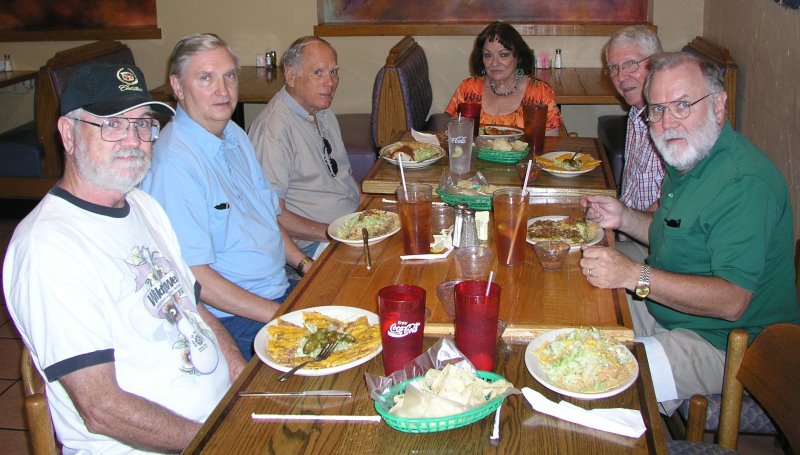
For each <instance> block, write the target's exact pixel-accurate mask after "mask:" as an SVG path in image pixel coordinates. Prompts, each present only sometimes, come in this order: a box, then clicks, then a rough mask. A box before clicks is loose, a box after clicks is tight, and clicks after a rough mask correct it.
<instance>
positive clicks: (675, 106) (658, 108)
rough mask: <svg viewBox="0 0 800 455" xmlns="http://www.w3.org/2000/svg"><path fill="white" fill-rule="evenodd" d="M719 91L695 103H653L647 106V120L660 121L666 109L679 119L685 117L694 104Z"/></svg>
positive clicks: (651, 121)
mask: <svg viewBox="0 0 800 455" xmlns="http://www.w3.org/2000/svg"><path fill="white" fill-rule="evenodd" d="M717 93H719V92H711V93H709V94H708V95H706V96H704V97H702V98H700V99H699V100H697V101H695V102H693V103H690V102H688V101H670V102H669V103H663V104H651V105H649V106H647V121H648V122H650V123H653V122H660V121H661V119H662V118H663V117H664V113H665V112H666V111H670V113H672V116H673V117H675V118H677V119H684V118H686V117H688V116H689V114H690V113H691V110H692V106H694V105H695V104H697V103H699V102H700V101H703V100H704V99H706V98H708V97H709V96H711V95H716V94H717Z"/></svg>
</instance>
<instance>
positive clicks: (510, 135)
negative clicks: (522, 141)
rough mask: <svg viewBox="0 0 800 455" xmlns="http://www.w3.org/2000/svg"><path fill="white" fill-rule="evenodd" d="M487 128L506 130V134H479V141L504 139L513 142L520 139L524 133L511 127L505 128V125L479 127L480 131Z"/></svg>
mask: <svg viewBox="0 0 800 455" xmlns="http://www.w3.org/2000/svg"><path fill="white" fill-rule="evenodd" d="M487 127H491V128H498V129H502V130H506V131H508V132H507V133H506V134H479V135H478V137H479V138H480V139H499V138H501V137H504V138H506V139H509V140H511V141H515V140H517V139H519V138H521V137H522V134H523V133H524V131H522V129H520V128H515V127H513V126H505V125H483V126H481V130H482V129H483V128H487Z"/></svg>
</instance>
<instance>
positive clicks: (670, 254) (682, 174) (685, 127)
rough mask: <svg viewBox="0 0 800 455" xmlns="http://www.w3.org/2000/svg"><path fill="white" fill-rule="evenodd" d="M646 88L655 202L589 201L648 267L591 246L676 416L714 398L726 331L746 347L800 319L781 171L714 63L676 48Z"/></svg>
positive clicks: (595, 271) (655, 62) (588, 269)
mask: <svg viewBox="0 0 800 455" xmlns="http://www.w3.org/2000/svg"><path fill="white" fill-rule="evenodd" d="M650 70H651V72H650V75H649V76H648V78H647V81H646V84H645V94H646V96H647V100H648V107H647V116H648V122H649V123H650V135H651V137H652V139H653V143H654V144H655V145H656V148H657V149H658V151H659V153H660V154H661V156H662V158H663V159H664V162H665V163H666V168H667V175H666V176H665V177H664V181H663V183H662V195H661V199H660V207H659V209H658V210H657V211H656V212H655V213H648V212H639V211H636V210H633V209H630V208H628V207H625V206H623V205H622V204H621V203H620V202H619V201H617V200H616V199H613V198H609V197H602V196H588V197H585V198H584V200H583V201H582V204H583V205H584V206H588V207H589V212H588V214H587V217H588V218H589V219H592V220H594V221H597V222H598V223H599V224H600V225H601V226H602V227H604V228H612V229H619V230H620V231H623V232H624V233H626V234H628V235H630V236H632V237H634V238H636V239H638V240H640V241H642V242H644V243H645V244H649V245H650V255H649V256H648V258H647V260H646V263H645V264H637V263H635V262H632V261H631V260H629V259H628V258H627V257H625V256H624V255H622V254H621V253H619V252H618V251H616V250H614V249H611V248H606V247H590V248H585V249H584V251H583V258H582V259H581V262H580V265H581V268H582V270H583V273H584V274H585V275H586V276H587V279H588V280H589V282H590V283H592V284H593V285H595V286H598V287H603V288H620V287H622V288H626V289H628V290H631V291H633V293H634V294H636V296H638V298H640V299H643V300H644V302H641V301H639V300H632V301H631V302H630V305H629V306H630V309H631V315H632V316H633V320H634V331H635V333H636V336H637V340H639V341H642V342H643V343H645V348H646V349H647V355H648V361H649V363H650V366H651V369H653V377H654V385H655V388H656V398H657V399H658V401H659V402H661V404H662V411H663V412H665V413H667V414H671V413H672V412H673V411H674V410H675V408H676V407H677V406H678V405H679V403H680V401H682V400H684V399H687V398H689V397H691V396H692V395H693V394H696V393H699V394H704V395H708V394H716V393H720V391H721V389H722V374H723V369H724V363H725V349H726V346H727V336H728V333H729V332H730V331H731V330H732V329H734V328H742V329H745V330H747V331H748V333H749V334H750V337H751V340H752V339H753V338H755V336H756V335H757V334H758V333H760V332H761V331H762V330H763V329H764V328H765V327H767V326H769V325H771V324H775V323H778V322H793V323H800V311H798V305H797V290H796V288H795V284H794V279H795V271H794V263H793V258H792V253H793V250H794V248H793V243H794V236H793V231H792V229H793V221H792V207H791V205H790V201H789V194H788V190H787V187H786V182H785V179H784V177H783V175H782V174H781V173H780V171H779V170H778V169H777V168H776V167H775V166H774V165H773V164H772V162H771V161H770V160H769V158H767V157H766V156H765V155H764V154H763V153H762V152H761V151H760V150H758V148H756V147H755V146H754V145H753V144H751V143H750V142H749V141H748V140H747V139H746V138H745V137H744V136H742V135H741V134H739V133H737V132H735V131H734V130H733V128H732V127H731V125H730V124H728V123H727V122H726V120H725V119H726V115H725V102H726V100H727V94H726V93H725V90H724V88H723V85H722V81H721V80H720V79H719V72H718V69H717V67H716V65H714V64H713V63H710V62H707V61H705V60H701V59H698V58H697V57H695V56H693V55H691V54H687V53H682V52H676V53H664V54H658V55H656V56H655V57H653V58H652V59H651V63H650Z"/></svg>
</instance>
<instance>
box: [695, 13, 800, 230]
mask: <svg viewBox="0 0 800 455" xmlns="http://www.w3.org/2000/svg"><path fill="white" fill-rule="evenodd" d="M705 18H706V19H705V21H704V22H705V23H704V29H705V36H707V37H708V38H709V39H711V40H713V41H715V42H717V43H719V44H720V45H721V46H724V47H727V48H728V49H729V50H730V52H731V55H733V58H734V60H736V63H737V64H738V65H739V73H738V74H739V76H738V78H739V84H738V90H739V92H738V96H737V98H738V100H739V102H738V103H737V105H738V108H739V109H738V111H737V117H738V120H737V122H738V123H739V130H740V131H741V132H742V133H743V134H744V135H745V136H747V137H748V139H750V141H752V142H753V143H754V144H756V145H757V146H758V147H760V148H761V149H762V150H764V152H765V153H766V154H767V155H768V156H769V157H770V158H772V161H773V162H774V163H775V164H776V165H777V166H778V168H780V169H781V171H783V175H784V176H786V178H787V183H788V185H789V190H790V192H791V196H792V207H794V209H795V210H794V222H795V229H794V231H795V238H797V233H799V232H800V211H798V203H799V202H800V153H798V150H797V149H796V148H795V147H797V146H798V144H800V85H798V83H797V75H798V74H800V12H798V11H797V10H790V9H785V8H783V7H781V6H779V5H778V4H776V3H775V2H773V1H772V0H706V2H705ZM731 24H737V26H736V27H731Z"/></svg>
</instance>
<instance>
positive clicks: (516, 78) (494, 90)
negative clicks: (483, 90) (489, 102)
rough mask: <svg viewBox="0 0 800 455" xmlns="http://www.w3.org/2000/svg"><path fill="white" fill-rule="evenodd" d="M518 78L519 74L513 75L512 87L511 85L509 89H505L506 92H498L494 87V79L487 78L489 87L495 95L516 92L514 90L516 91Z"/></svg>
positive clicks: (507, 94)
mask: <svg viewBox="0 0 800 455" xmlns="http://www.w3.org/2000/svg"><path fill="white" fill-rule="evenodd" d="M519 79H520V77H519V76H515V77H514V87H513V88H512V89H511V90H509V91H507V92H505V93H500V92H498V91H497V90H496V89H495V86H494V81H493V80H491V79H489V89H490V90H491V91H492V93H494V94H495V96H509V95H513V94H514V93H516V91H517V88H519Z"/></svg>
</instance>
